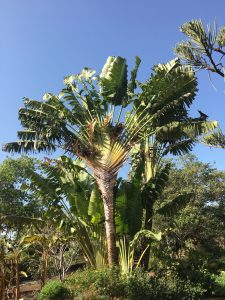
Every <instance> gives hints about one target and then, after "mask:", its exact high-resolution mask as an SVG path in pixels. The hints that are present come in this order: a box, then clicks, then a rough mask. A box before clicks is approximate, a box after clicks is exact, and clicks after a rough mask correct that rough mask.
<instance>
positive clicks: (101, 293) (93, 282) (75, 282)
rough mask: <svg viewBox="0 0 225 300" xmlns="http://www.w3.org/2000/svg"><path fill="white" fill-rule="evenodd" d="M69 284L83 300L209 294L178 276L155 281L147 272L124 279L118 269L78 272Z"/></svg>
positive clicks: (182, 299)
mask: <svg viewBox="0 0 225 300" xmlns="http://www.w3.org/2000/svg"><path fill="white" fill-rule="evenodd" d="M66 282H67V284H69V285H72V286H74V288H75V290H76V296H79V297H80V298H81V299H107V297H111V298H112V297H116V298H120V299H129V300H138V299H142V300H148V299H151V300H167V299H168V300H170V299H171V300H186V299H189V300H192V299H193V300H196V299H200V298H201V296H202V295H203V294H204V293H205V290H204V289H203V288H202V287H201V285H199V284H192V283H191V282H190V281H188V280H181V279H179V278H178V277H177V276H176V275H170V276H169V275H167V276H166V275H161V276H157V277H156V276H155V277H151V276H150V275H149V274H148V273H147V272H144V271H142V270H136V271H135V272H133V273H132V274H130V275H128V276H123V275H121V273H120V271H119V269H118V268H112V269H109V268H105V269H101V270H85V271H81V272H76V273H74V274H73V275H72V276H70V277H69V278H68V279H67V281H66ZM88 297H89V298H88Z"/></svg>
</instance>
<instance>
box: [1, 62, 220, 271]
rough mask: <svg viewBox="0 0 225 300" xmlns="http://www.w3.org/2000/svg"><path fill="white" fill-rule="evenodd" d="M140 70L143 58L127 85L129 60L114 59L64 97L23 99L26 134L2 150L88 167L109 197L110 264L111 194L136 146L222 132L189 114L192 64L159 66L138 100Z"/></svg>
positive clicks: (70, 86) (110, 241)
mask: <svg viewBox="0 0 225 300" xmlns="http://www.w3.org/2000/svg"><path fill="white" fill-rule="evenodd" d="M139 64H140V60H139V59H138V58H137V59H136V67H135V69H134V70H133V71H132V72H131V79H130V81H129V82H128V80H127V66H126V61H125V59H123V58H121V57H109V58H108V60H107V62H106V64H105V66H104V67H103V70H102V72H101V74H100V76H94V71H92V70H90V69H87V68H85V69H84V70H83V71H82V72H81V73H80V74H78V75H72V76H69V77H66V78H65V80H64V83H65V85H66V87H65V89H63V90H62V92H61V93H60V94H59V95H57V96H54V95H52V94H46V95H45V96H44V101H35V100H32V99H25V100H24V105H25V108H22V109H20V111H19V119H20V121H21V124H22V126H23V127H24V128H25V129H24V130H22V131H18V136H19V138H20V140H19V141H17V142H14V143H8V144H6V145H5V146H4V150H6V151H15V152H19V153H20V152H29V151H38V152H40V151H50V152H51V151H54V150H56V149H57V148H58V147H60V148H62V149H63V150H64V151H65V152H68V153H71V154H72V155H76V156H77V157H79V158H80V159H82V160H83V161H84V162H85V163H86V164H87V166H88V167H89V168H90V170H91V171H92V173H93V176H94V178H95V180H96V182H97V185H98V188H99V191H100V192H101V196H102V199H103V205H104V214H105V229H106V239H107V247H108V261H109V264H110V265H112V264H114V263H115V262H116V234H115V224H114V192H113V190H114V186H115V183H116V178H117V173H118V171H119V169H120V168H121V167H122V165H123V163H124V162H125V160H126V159H127V158H128V156H129V154H130V151H131V149H132V148H133V147H134V145H136V144H138V143H140V142H141V141H142V140H143V139H145V138H146V135H147V136H151V135H152V134H153V133H156V134H157V135H158V136H159V137H162V136H163V138H162V140H165V138H164V137H165V136H166V135H168V134H167V133H170V135H168V141H169V137H171V134H173V135H174V136H175V135H176V134H177V135H178V134H179V136H181V138H180V139H181V140H184V139H189V138H190V139H192V138H194V137H195V136H196V135H199V134H202V133H204V132H208V131H210V130H213V129H214V128H215V127H216V123H215V122H207V121H200V120H199V121H193V120H190V119H188V117H187V109H186V108H187V107H189V106H190V105H191V103H192V101H193V99H194V97H195V93H196V79H195V77H194V74H193V72H192V71H191V69H190V68H189V67H188V66H186V67H182V66H180V65H179V64H178V63H173V64H168V65H159V66H157V67H155V69H154V73H153V74H152V75H151V77H150V79H149V82H151V85H150V86H149V85H148V84H146V85H140V87H141V88H142V91H141V93H140V94H139V95H136V96H135V94H134V89H135V88H136V85H137V82H136V73H137V69H138V66H139ZM128 109H129V112H127V114H126V117H124V110H125V111H128ZM171 114H172V117H171ZM176 116H177V118H176ZM183 122H184V124H183Z"/></svg>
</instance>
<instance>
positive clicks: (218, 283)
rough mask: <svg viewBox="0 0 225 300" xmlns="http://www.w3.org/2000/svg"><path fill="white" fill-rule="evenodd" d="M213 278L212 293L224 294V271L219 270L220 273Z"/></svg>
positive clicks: (216, 294)
mask: <svg viewBox="0 0 225 300" xmlns="http://www.w3.org/2000/svg"><path fill="white" fill-rule="evenodd" d="M213 278H214V289H213V294H214V295H215V296H225V272H221V273H220V275H215V276H214V277H213Z"/></svg>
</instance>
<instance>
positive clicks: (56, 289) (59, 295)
mask: <svg viewBox="0 0 225 300" xmlns="http://www.w3.org/2000/svg"><path fill="white" fill-rule="evenodd" d="M38 299H39V300H62V299H63V300H67V299H68V300H70V299H72V293H71V291H70V290H69V289H68V288H66V287H65V285H64V284H63V283H62V282H61V281H59V280H52V281H49V282H48V283H47V284H46V285H45V286H44V287H43V288H42V290H41V292H40V294H39V296H38Z"/></svg>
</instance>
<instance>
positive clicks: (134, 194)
mask: <svg viewBox="0 0 225 300" xmlns="http://www.w3.org/2000/svg"><path fill="white" fill-rule="evenodd" d="M142 214H143V207H142V201H141V193H140V190H139V189H138V188H137V187H136V186H135V185H134V184H132V183H131V182H127V181H122V183H121V185H120V187H119V190H118V191H117V197H116V217H115V223H116V231H117V233H118V234H122V235H123V234H126V233H127V234H130V235H131V236H134V235H135V233H136V232H138V231H139V230H140V228H141V224H142Z"/></svg>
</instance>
